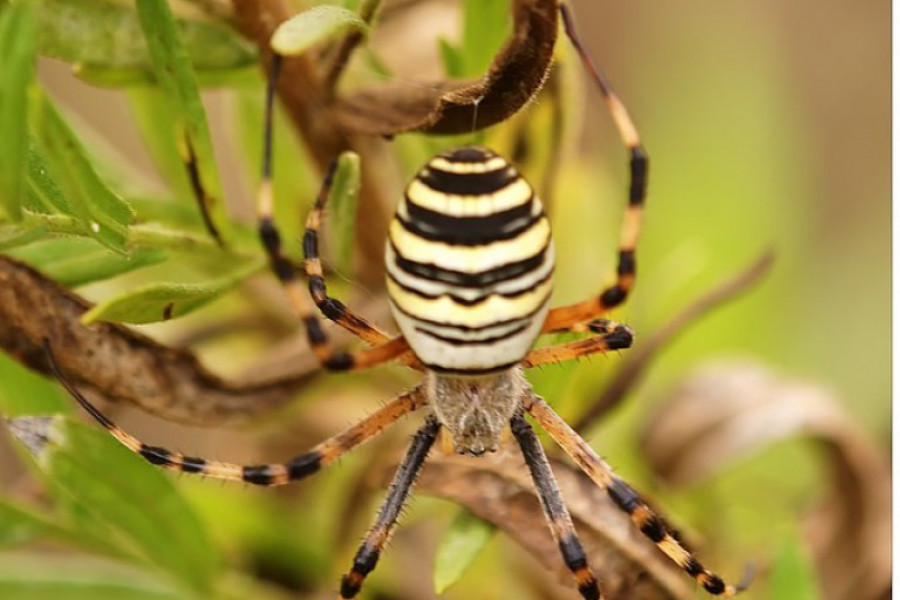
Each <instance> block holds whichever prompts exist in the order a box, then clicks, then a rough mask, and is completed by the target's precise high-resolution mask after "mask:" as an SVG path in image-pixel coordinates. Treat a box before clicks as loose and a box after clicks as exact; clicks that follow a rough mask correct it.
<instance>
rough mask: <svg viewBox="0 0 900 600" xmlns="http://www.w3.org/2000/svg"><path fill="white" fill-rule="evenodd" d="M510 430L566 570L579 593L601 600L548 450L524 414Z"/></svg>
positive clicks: (514, 417) (588, 597)
mask: <svg viewBox="0 0 900 600" xmlns="http://www.w3.org/2000/svg"><path fill="white" fill-rule="evenodd" d="M510 429H511V430H512V433H513V435H514V436H515V437H516V441H518V442H519V446H520V447H521V448H522V455H523V456H524V457H525V463H526V464H527V465H528V470H529V471H531V478H532V479H533V480H534V485H535V487H536V488H537V492H538V497H539V498H540V500H541V508H543V509H544V516H545V517H546V518H547V523H548V524H549V525H550V531H551V532H552V533H553V539H554V540H556V543H557V545H558V546H559V551H560V553H561V554H562V556H563V561H564V562H565V563H566V567H568V569H569V570H570V571H572V575H574V577H575V583H576V585H577V586H578V592H579V593H580V594H581V595H582V596H583V597H584V598H585V600H600V598H601V597H602V596H601V594H600V585H599V584H598V583H597V579H596V578H595V577H594V574H593V573H592V572H591V569H590V567H589V566H588V562H587V556H586V555H585V553H584V548H582V546H581V541H580V540H579V539H578V534H577V533H576V532H575V526H574V525H573V523H572V517H571V516H569V511H568V509H567V508H566V505H565V504H564V503H563V499H562V495H561V494H560V491H559V485H558V484H557V483H556V478H555V477H554V476H553V472H552V471H551V470H550V463H548V462H547V456H546V455H545V454H544V449H543V448H541V443H540V441H539V440H538V438H537V435H535V433H534V429H532V428H531V425H529V424H528V421H526V420H525V417H523V416H522V413H517V414H516V415H515V416H513V418H512V420H511V421H510Z"/></svg>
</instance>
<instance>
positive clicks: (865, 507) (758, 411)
mask: <svg viewBox="0 0 900 600" xmlns="http://www.w3.org/2000/svg"><path fill="white" fill-rule="evenodd" d="M797 436H804V437H808V438H812V439H813V440H815V441H817V442H818V443H819V444H820V445H821V448H822V450H823V458H825V459H826V460H827V462H828V465H829V466H830V468H831V473H832V490H831V494H830V497H829V498H828V500H827V501H826V502H825V503H824V504H823V505H822V506H820V507H818V508H816V509H815V510H814V511H813V512H812V514H810V515H809V516H808V517H807V519H806V522H805V524H804V525H805V530H806V539H807V540H808V542H809V544H810V546H811V547H812V549H813V551H814V553H815V557H816V564H817V567H818V570H819V574H820V577H821V582H822V589H823V590H824V592H825V597H826V598H827V600H881V598H884V597H887V596H886V594H888V592H889V590H890V585H891V538H890V536H891V505H890V500H891V488H890V481H891V478H890V468H889V465H888V464H887V461H886V460H885V458H884V456H883V455H882V453H881V452H879V450H878V449H877V448H875V447H874V446H873V445H872V443H871V442H870V441H869V439H868V438H867V437H866V435H864V433H863V432H862V431H860V430H859V429H858V428H857V427H856V426H855V425H854V424H853V422H852V420H851V418H850V417H849V416H848V415H847V414H846V413H845V412H844V411H843V409H842V408H841V406H840V403H839V402H838V401H837V398H835V396H834V394H832V393H831V392H830V391H828V390H827V389H825V388H823V387H822V386H819V385H816V384H814V383H811V382H808V381H801V380H791V379H787V378H785V377H783V376H780V375H777V374H776V373H774V372H773V371H772V370H770V369H769V368H767V367H765V366H762V365H760V364H756V363H751V362H746V361H743V362H730V363H729V362H719V363H716V364H713V365H711V366H709V367H706V368H705V369H703V370H701V371H699V372H698V373H696V374H694V375H693V376H691V377H690V378H689V379H687V380H686V381H685V382H684V383H682V384H681V385H680V386H679V387H678V388H677V389H675V390H674V391H673V392H672V393H671V396H670V397H669V398H668V401H667V402H666V403H664V404H663V405H662V406H661V407H660V408H659V410H658V411H656V412H655V413H654V417H653V419H652V421H651V422H650V424H649V427H648V428H647V431H646V435H645V437H644V444H643V445H644V448H645V450H646V453H647V455H648V457H649V459H650V462H651V464H652V466H653V467H654V469H655V470H656V471H657V472H658V473H659V474H660V475H661V476H662V477H664V478H665V479H666V480H668V481H669V482H671V483H673V484H689V483H693V482H696V481H697V480H699V479H703V478H705V477H708V476H710V475H712V474H713V473H715V472H716V471H718V470H720V469H722V468H724V467H725V466H726V465H727V464H728V463H730V462H733V461H735V460H738V459H740V458H742V457H745V456H747V455H751V454H753V453H755V452H758V451H760V450H762V449H763V448H765V447H766V446H769V445H771V444H774V443H776V442H778V441H781V440H784V439H786V438H791V437H797Z"/></svg>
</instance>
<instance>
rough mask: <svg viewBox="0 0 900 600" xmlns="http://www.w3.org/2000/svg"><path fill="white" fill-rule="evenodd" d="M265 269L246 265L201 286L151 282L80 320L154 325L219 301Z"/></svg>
mask: <svg viewBox="0 0 900 600" xmlns="http://www.w3.org/2000/svg"><path fill="white" fill-rule="evenodd" d="M264 266H265V262H264V261H263V260H262V259H258V260H253V261H249V262H246V263H244V264H242V265H240V266H238V267H237V268H236V269H235V270H234V271H232V272H231V273H230V274H228V275H226V276H224V277H221V278H219V279H216V280H213V281H206V282H203V283H153V284H149V285H146V286H143V287H140V288H138V289H135V290H131V291H130V292H127V293H125V294H122V295H119V296H115V297H114V298H111V299H109V300H106V301H104V302H101V303H99V304H97V305H96V306H94V308H92V309H91V310H89V311H87V312H86V313H85V314H84V316H82V318H81V321H82V322H83V323H85V324H88V323H93V322H95V321H113V322H122V323H154V322H157V321H165V320H169V319H174V318H175V317H180V316H183V315H186V314H187V313H189V312H191V311H194V310H196V309H197V308H200V307H201V306H203V305H204V304H207V303H208V302H210V301H212V300H214V299H216V298H218V297H219V296H221V295H222V294H224V293H225V292H227V291H228V290H230V289H231V288H232V287H234V286H235V285H237V284H238V283H240V282H241V281H242V280H243V279H244V278H246V277H247V276H249V275H250V274H252V273H254V272H255V271H258V270H260V269H261V268H263V267H264Z"/></svg>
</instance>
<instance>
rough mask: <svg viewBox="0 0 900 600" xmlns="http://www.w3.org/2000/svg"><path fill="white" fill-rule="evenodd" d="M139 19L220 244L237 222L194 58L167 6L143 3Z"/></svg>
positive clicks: (178, 137) (139, 3) (183, 155)
mask: <svg viewBox="0 0 900 600" xmlns="http://www.w3.org/2000/svg"><path fill="white" fill-rule="evenodd" d="M137 9H138V18H139V19H140V23H141V28H142V30H143V32H144V38H145V39H146V41H147V47H148V48H149V50H150V57H151V58H152V59H153V72H154V74H155V75H156V79H157V81H158V82H159V84H160V86H161V87H162V89H163V91H164V92H165V94H166V97H167V98H168V101H169V102H168V106H169V108H170V109H171V111H172V113H171V115H170V117H169V119H168V120H167V121H166V122H168V123H172V124H174V130H173V131H174V140H176V144H177V148H178V152H179V155H180V156H181V160H182V161H183V162H184V163H185V164H186V165H191V166H189V167H188V168H189V170H191V171H192V178H193V179H195V180H196V182H197V184H198V186H199V187H201V188H202V190H203V191H202V193H201V194H200V196H201V197H200V198H198V199H197V200H198V202H199V203H200V204H201V206H200V210H201V211H202V212H204V213H205V214H206V215H207V216H208V222H209V227H210V229H211V231H210V233H211V234H212V235H213V236H214V237H216V238H217V239H221V240H223V241H227V240H229V239H230V238H231V223H230V221H229V220H228V213H227V212H226V210H225V202H224V197H223V195H222V184H221V182H220V181H219V172H218V169H217V168H216V162H215V156H214V155H213V146H212V138H211V137H210V133H209V126H208V125H207V122H206V112H205V111H204V110H203V103H202V102H201V101H200V92H199V90H198V88H197V79H196V76H195V75H194V71H193V68H192V67H191V62H190V57H189V56H188V53H187V49H186V48H185V46H184V43H183V41H182V39H181V36H180V35H179V32H178V27H177V24H176V22H175V17H174V15H173V14H172V11H171V9H170V8H169V5H168V3H167V2H160V1H159V0H137Z"/></svg>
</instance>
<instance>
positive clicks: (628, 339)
mask: <svg viewBox="0 0 900 600" xmlns="http://www.w3.org/2000/svg"><path fill="white" fill-rule="evenodd" d="M562 331H563V332H564V331H573V332H579V333H580V332H582V331H589V332H592V333H596V334H599V335H596V336H592V337H589V338H585V339H581V340H574V341H571V342H566V343H563V344H557V345H555V346H547V347H545V348H537V349H534V350H531V351H530V352H529V353H528V354H527V355H526V356H525V358H524V359H522V362H521V363H520V365H519V366H520V367H522V368H523V369H530V368H531V367H536V366H538V365H543V364H547V363H559V362H563V361H567V360H572V359H575V358H581V357H582V356H590V355H591V354H603V353H606V352H612V351H613V350H624V349H625V348H630V347H631V343H632V342H633V341H634V332H633V331H632V330H631V328H630V327H628V326H626V325H622V324H620V323H616V322H615V321H609V320H607V319H594V320H593V321H591V322H590V323H586V324H585V323H577V324H575V325H573V326H571V327H568V328H566V329H563V330H562ZM552 333H560V331H553V332H552Z"/></svg>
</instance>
